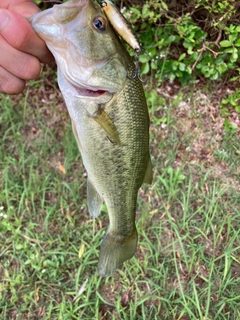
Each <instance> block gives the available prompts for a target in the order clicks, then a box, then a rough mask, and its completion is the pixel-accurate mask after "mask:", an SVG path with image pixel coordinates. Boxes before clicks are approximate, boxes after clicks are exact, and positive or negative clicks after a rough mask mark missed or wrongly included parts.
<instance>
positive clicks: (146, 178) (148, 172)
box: [143, 157, 153, 184]
mask: <svg viewBox="0 0 240 320" xmlns="http://www.w3.org/2000/svg"><path fill="white" fill-rule="evenodd" d="M152 180H153V174H152V162H151V159H150V157H149V160H148V165H147V170H146V172H145V176H144V179H143V183H147V184H152Z"/></svg>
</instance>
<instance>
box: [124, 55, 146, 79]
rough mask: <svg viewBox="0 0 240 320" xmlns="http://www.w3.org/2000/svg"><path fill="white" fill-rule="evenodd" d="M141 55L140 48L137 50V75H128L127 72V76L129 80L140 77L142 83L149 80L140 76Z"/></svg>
mask: <svg viewBox="0 0 240 320" xmlns="http://www.w3.org/2000/svg"><path fill="white" fill-rule="evenodd" d="M139 55H140V51H139V50H135V57H136V67H135V75H134V76H133V77H130V76H129V75H128V73H127V78H128V79H129V80H134V79H136V78H138V80H140V81H141V82H142V83H144V82H146V81H147V80H143V79H141V78H140V68H139Z"/></svg>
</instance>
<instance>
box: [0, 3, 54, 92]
mask: <svg viewBox="0 0 240 320" xmlns="http://www.w3.org/2000/svg"><path fill="white" fill-rule="evenodd" d="M39 11H40V10H39V8H38V7H37V6H36V5H35V4H34V3H33V1H32V0H1V1H0V93H8V94H17V93H20V92H21V91H23V89H24V87H25V81H26V80H30V79H35V78H36V77H38V75H39V74H40V72H41V62H42V63H49V62H51V61H52V60H53V57H52V55H51V53H50V52H49V50H48V49H47V47H46V45H45V42H44V41H43V40H42V39H40V38H39V37H38V35H37V34H36V33H35V32H34V30H33V29H32V27H31V25H30V23H29V22H28V21H27V20H26V17H29V16H32V15H33V14H35V13H37V12H39Z"/></svg>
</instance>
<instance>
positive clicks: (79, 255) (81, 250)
mask: <svg viewBox="0 0 240 320" xmlns="http://www.w3.org/2000/svg"><path fill="white" fill-rule="evenodd" d="M84 251H85V244H84V243H83V244H82V245H81V247H80V249H79V251H78V258H79V259H81V258H82V256H83V254H84Z"/></svg>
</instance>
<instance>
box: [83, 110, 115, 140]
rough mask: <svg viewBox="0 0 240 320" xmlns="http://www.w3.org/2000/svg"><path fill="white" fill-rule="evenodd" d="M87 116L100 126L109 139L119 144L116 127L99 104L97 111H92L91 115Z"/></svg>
mask: <svg viewBox="0 0 240 320" xmlns="http://www.w3.org/2000/svg"><path fill="white" fill-rule="evenodd" d="M89 117H90V118H92V119H94V120H95V121H96V122H97V123H98V124H99V125H100V126H101V127H102V129H103V130H104V131H105V132H106V134H107V136H108V138H109V139H110V141H112V142H113V143H117V144H118V145H121V140H120V138H119V135H118V132H117V128H116V126H115V124H114V123H113V121H112V119H111V118H110V117H109V115H108V114H107V113H106V112H105V111H104V110H103V108H102V107H101V105H99V106H98V109H97V111H96V112H94V114H93V115H89Z"/></svg>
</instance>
